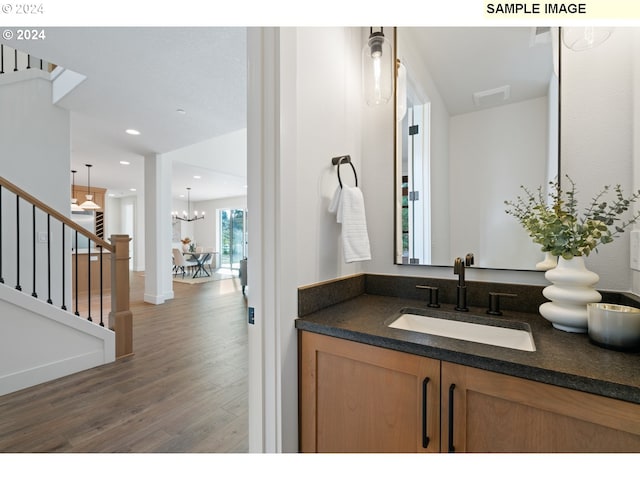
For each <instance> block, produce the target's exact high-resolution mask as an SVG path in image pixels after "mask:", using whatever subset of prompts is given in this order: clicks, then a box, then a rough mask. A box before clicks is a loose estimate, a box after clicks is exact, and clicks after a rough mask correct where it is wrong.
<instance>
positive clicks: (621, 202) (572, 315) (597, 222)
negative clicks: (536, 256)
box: [505, 175, 640, 333]
mask: <svg viewBox="0 0 640 480" xmlns="http://www.w3.org/2000/svg"><path fill="white" fill-rule="evenodd" d="M565 177H566V179H567V182H568V183H569V187H568V188H567V189H566V190H563V189H562V188H561V187H560V183H559V182H550V183H549V186H550V189H549V193H548V194H545V192H544V191H543V189H542V187H541V186H540V187H538V189H537V191H536V192H535V193H534V192H532V191H531V190H529V189H528V188H526V187H524V186H521V188H522V190H523V191H524V192H525V194H526V195H525V196H524V197H521V196H518V197H517V198H516V200H515V201H505V204H506V205H507V206H508V207H509V208H508V209H507V210H506V213H508V214H509V215H512V216H514V217H515V218H516V219H517V220H518V222H519V223H520V224H521V225H522V226H523V227H524V229H525V230H527V232H529V236H530V237H531V238H532V239H533V241H534V242H535V243H538V244H540V245H541V246H542V248H541V249H542V251H543V252H546V253H550V254H551V255H553V256H558V257H559V258H560V260H559V262H558V265H557V266H556V267H554V268H551V269H549V270H547V271H546V273H545V278H546V279H547V280H549V281H550V282H552V283H553V285H550V286H548V287H547V288H545V289H544V290H543V292H542V293H543V295H544V296H545V298H547V299H548V300H551V301H550V302H546V303H543V304H542V305H540V313H541V315H542V316H543V317H544V318H546V319H547V320H549V321H550V322H551V323H552V324H553V326H554V327H555V328H558V329H561V330H564V331H567V332H574V333H585V332H587V304H588V303H592V302H599V301H600V300H601V297H600V294H599V293H598V292H597V290H596V289H595V288H594V286H595V284H596V283H597V282H598V280H599V276H598V274H597V273H595V272H591V271H589V270H588V269H587V267H586V266H585V264H584V257H587V256H588V255H589V254H590V253H591V252H593V251H595V252H597V251H598V250H597V248H598V246H599V245H604V244H607V243H611V242H613V240H614V239H615V238H617V237H619V236H620V235H621V234H622V233H623V232H624V231H625V229H626V228H627V227H628V226H629V225H632V224H633V223H635V222H636V220H637V219H638V218H640V213H635V214H634V215H631V216H627V218H626V219H624V218H622V215H624V214H625V213H626V212H627V211H628V210H629V209H630V208H631V206H632V205H633V204H634V203H635V202H636V200H637V199H638V198H640V190H638V191H637V192H636V193H634V194H632V195H631V196H629V197H625V195H624V193H623V192H622V187H621V186H620V185H616V186H615V187H613V188H611V187H610V186H608V185H607V186H605V187H603V188H602V190H600V192H598V193H597V194H596V195H595V196H594V197H592V199H591V203H590V204H589V206H588V207H587V208H585V209H584V210H583V211H582V212H581V211H580V209H579V207H578V200H577V197H576V195H577V190H576V185H575V183H574V182H573V180H571V178H570V177H569V176H568V175H566V176H565ZM611 193H613V194H614V195H613V198H608V197H610V196H611V195H610V194H611Z"/></svg>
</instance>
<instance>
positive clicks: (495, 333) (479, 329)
mask: <svg viewBox="0 0 640 480" xmlns="http://www.w3.org/2000/svg"><path fill="white" fill-rule="evenodd" d="M389 326H390V327H391V328H399V329H401V330H409V331H411V332H419V333H428V334H429V335H438V336H440V337H448V338H456V339H458V340H467V341H470V342H478V343H485V344H488V345H495V346H498V347H507V348H514V349H516V350H525V351H527V352H535V351H536V346H535V344H534V343H533V337H532V336H531V332H529V331H527V330H518V329H515V328H507V327H497V326H493V325H484V324H480V323H470V322H463V321H458V320H447V319H444V318H435V317H428V316H424V315H416V314H413V313H403V314H402V315H400V316H399V317H398V318H397V319H396V320H394V321H393V322H392V323H390V324H389Z"/></svg>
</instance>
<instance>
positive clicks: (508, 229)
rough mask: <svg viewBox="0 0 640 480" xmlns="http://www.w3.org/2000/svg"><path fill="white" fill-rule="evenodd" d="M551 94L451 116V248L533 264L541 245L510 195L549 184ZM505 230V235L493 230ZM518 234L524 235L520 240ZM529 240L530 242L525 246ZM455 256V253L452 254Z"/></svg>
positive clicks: (481, 259)
mask: <svg viewBox="0 0 640 480" xmlns="http://www.w3.org/2000/svg"><path fill="white" fill-rule="evenodd" d="M547 123H548V122H547V99H546V97H540V98H537V99H534V100H527V101H523V102H518V103H513V104H509V105H505V106H502V107H495V108H489V109H485V110H480V111H477V112H472V113H467V114H463V115H456V116H453V117H451V120H450V128H449V132H450V137H449V138H450V144H449V152H450V155H449V168H450V177H449V178H450V188H449V214H450V218H449V225H450V233H451V236H450V242H451V253H452V254H453V256H454V257H455V256H461V257H463V256H464V255H465V254H466V253H467V252H473V254H474V255H475V258H476V262H475V264H476V265H478V266H482V265H495V266H497V265H500V266H504V267H505V268H509V267H510V268H520V269H523V270H524V269H533V267H534V265H535V264H531V263H530V260H531V259H536V258H537V259H538V260H537V261H541V260H543V259H544V254H543V253H542V252H541V251H540V247H539V246H538V245H536V244H534V243H533V242H531V241H530V240H529V236H528V234H527V233H526V232H525V231H524V229H523V228H522V227H521V226H520V225H519V224H518V222H517V221H516V220H515V219H512V218H511V217H508V216H507V215H506V214H505V212H504V210H505V206H504V201H505V200H511V199H515V198H516V197H517V196H518V195H521V194H522V191H521V190H520V185H525V186H527V187H528V188H529V189H532V190H535V188H536V187H537V186H538V185H543V186H544V185H546V183H547V175H546V165H545V164H544V163H543V162H540V159H543V158H546V156H547ZM497 230H499V231H500V232H501V233H500V235H495V234H492V232H495V231H497ZM514 239H518V240H516V241H514ZM523 245H524V246H525V247H524V248H523V247H522V246H523ZM448 260H452V258H450V259H448Z"/></svg>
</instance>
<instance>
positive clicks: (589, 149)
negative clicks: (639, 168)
mask: <svg viewBox="0 0 640 480" xmlns="http://www.w3.org/2000/svg"><path fill="white" fill-rule="evenodd" d="M631 33H632V31H631V29H629V28H621V27H619V28H616V29H615V30H614V31H613V33H612V35H611V37H610V38H609V39H608V40H607V41H606V42H605V43H603V44H602V45H599V46H597V47H596V48H594V49H592V50H585V51H582V52H573V51H570V50H568V49H566V48H564V49H563V50H562V71H561V92H562V93H561V95H562V110H561V112H562V113H561V115H562V117H561V128H562V134H561V142H562V143H561V165H562V166H561V172H562V175H564V174H568V175H569V176H570V177H571V178H572V179H573V181H574V182H576V184H577V188H578V195H579V196H578V198H579V201H580V204H581V205H587V204H588V203H589V202H590V199H591V197H592V196H593V195H595V194H596V193H597V192H598V191H600V189H601V188H602V187H603V186H604V185H616V184H620V185H621V186H622V188H623V190H624V192H626V193H627V194H629V193H630V192H631V191H632V189H633V188H634V185H633V171H634V168H633V160H632V156H633V116H632V108H633V98H634V95H633V91H632V85H634V83H633V76H632V74H633V62H632V58H634V57H633V55H636V56H637V55H638V54H637V53H635V54H634V53H633V50H632V47H633V36H632V34H631ZM635 83H637V79H636V80H635ZM635 188H638V185H636V186H635ZM638 207H640V205H638ZM587 267H588V268H589V269H591V270H593V271H595V272H596V273H598V274H599V275H600V282H599V283H598V285H597V286H598V287H599V288H604V289H612V290H623V291H629V290H630V289H631V270H630V268H629V236H628V233H625V234H624V235H623V236H622V237H621V238H619V239H616V240H615V241H614V242H613V243H612V244H609V245H604V246H602V247H600V248H599V249H598V253H592V254H591V255H589V257H588V258H587Z"/></svg>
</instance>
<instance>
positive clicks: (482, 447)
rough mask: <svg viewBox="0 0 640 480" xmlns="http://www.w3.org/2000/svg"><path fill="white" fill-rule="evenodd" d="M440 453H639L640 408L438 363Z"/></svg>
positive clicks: (537, 383)
mask: <svg viewBox="0 0 640 480" xmlns="http://www.w3.org/2000/svg"><path fill="white" fill-rule="evenodd" d="M441 388H442V399H441V402H442V425H441V428H442V451H443V452H447V451H449V452H451V451H454V452H523V453H528V452H531V453H535V452H640V405H637V404H633V403H628V402H624V401H620V400H614V399H611V398H606V397H601V396H598V395H592V394H589V393H584V392H578V391H575V390H571V389H567V388H561V387H556V386H552V385H547V384H542V383H539V382H533V381H530V380H524V379H520V378H515V377H511V376H508V375H501V374H498V373H493V372H487V371H484V370H479V369H475V368H470V367H464V366H461V365H455V364H451V363H447V362H442V386H441Z"/></svg>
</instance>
